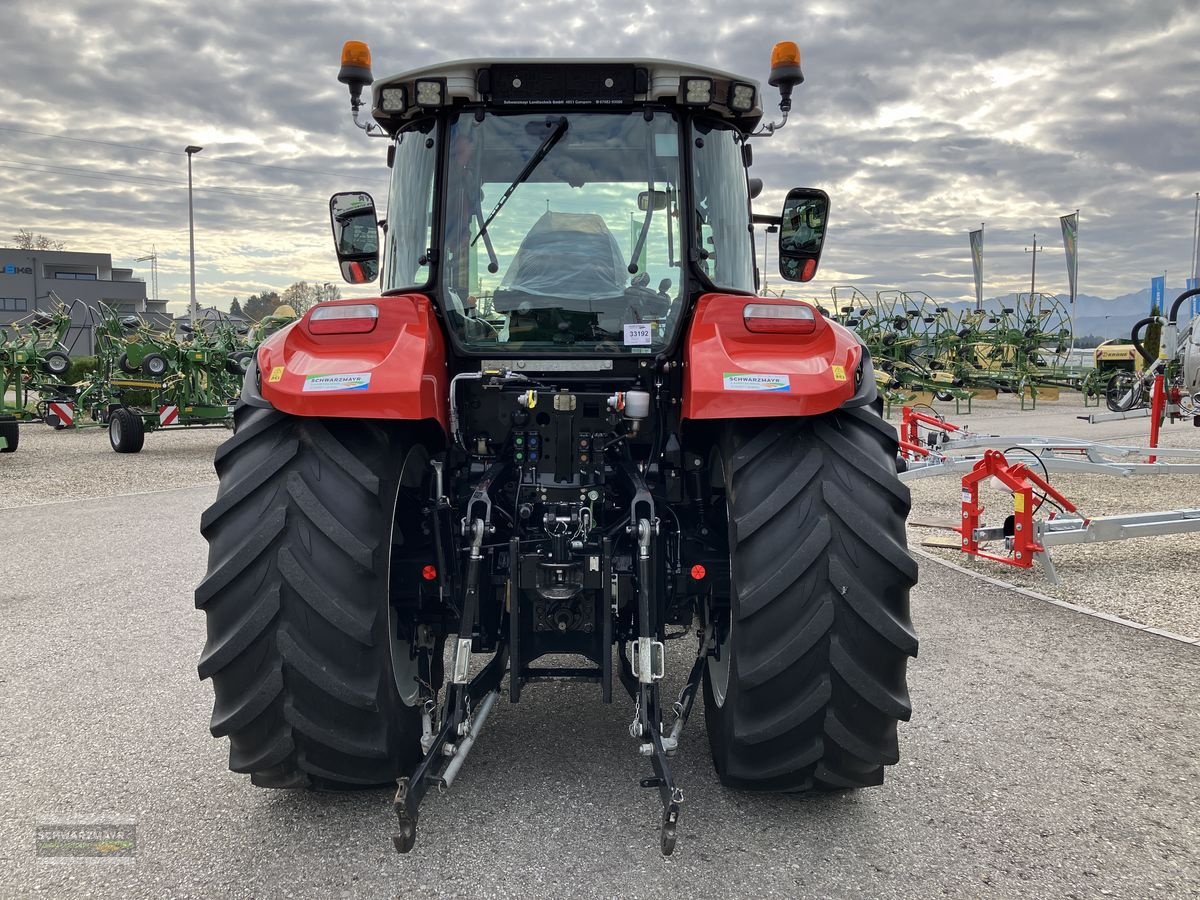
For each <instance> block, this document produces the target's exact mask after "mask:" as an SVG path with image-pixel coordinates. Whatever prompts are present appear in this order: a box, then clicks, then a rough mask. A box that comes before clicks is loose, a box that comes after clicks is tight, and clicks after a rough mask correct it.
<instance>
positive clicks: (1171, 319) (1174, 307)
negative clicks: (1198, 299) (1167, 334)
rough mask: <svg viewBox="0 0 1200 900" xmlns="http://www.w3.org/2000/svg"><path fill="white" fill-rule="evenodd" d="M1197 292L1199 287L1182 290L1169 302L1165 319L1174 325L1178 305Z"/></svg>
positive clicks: (1199, 290) (1199, 289)
mask: <svg viewBox="0 0 1200 900" xmlns="http://www.w3.org/2000/svg"><path fill="white" fill-rule="evenodd" d="M1197 294H1200V288H1192V289H1191V290H1190V291H1184V292H1183V293H1182V294H1180V295H1179V296H1178V297H1176V298H1175V302H1174V303H1172V304H1171V314H1170V315H1169V316H1167V321H1168V322H1170V323H1171V324H1172V325H1174V324H1175V321H1176V319H1175V317H1176V316H1178V315H1179V307H1180V306H1182V305H1183V301H1184V300H1186V299H1187V298H1188V297H1195V296H1196V295H1197ZM1135 327H1136V326H1135Z"/></svg>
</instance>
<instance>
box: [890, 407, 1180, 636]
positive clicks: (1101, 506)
mask: <svg viewBox="0 0 1200 900" xmlns="http://www.w3.org/2000/svg"><path fill="white" fill-rule="evenodd" d="M937 406H938V407H939V412H941V413H942V414H943V415H945V416H946V417H947V419H949V420H950V421H952V422H955V423H956V424H965V425H967V426H968V427H969V428H971V430H973V431H976V432H980V433H995V434H1039V435H1049V436H1056V437H1091V438H1094V439H1096V440H1101V441H1105V442H1108V443H1116V444H1126V445H1131V446H1144V445H1145V444H1146V443H1147V441H1148V435H1149V419H1136V420H1126V421H1123V422H1108V423H1101V424H1097V425H1090V424H1088V423H1086V422H1081V421H1079V420H1078V419H1077V418H1076V416H1079V415H1086V414H1087V413H1090V412H1095V408H1094V407H1093V408H1090V409H1088V410H1086V411H1085V410H1084V409H1083V407H1082V403H1081V400H1080V398H1079V395H1077V394H1066V393H1064V394H1063V399H1062V400H1060V401H1058V402H1057V403H1051V402H1044V403H1039V405H1038V410H1037V411H1036V412H1029V413H1024V414H1022V413H1021V412H1020V411H1019V408H1018V404H1017V402H1016V400H1015V398H1012V397H1002V398H1001V399H999V400H997V401H992V402H987V403H979V404H976V406H975V410H976V411H975V413H974V414H972V415H969V416H955V415H954V413H953V404H937ZM894 418H895V417H894ZM1160 444H1161V445H1162V446H1167V447H1176V448H1188V449H1196V448H1200V429H1197V428H1194V427H1192V424H1191V422H1190V420H1189V421H1185V422H1180V423H1176V424H1174V425H1167V426H1165V427H1164V429H1163V433H1162V438H1161V440H1160ZM965 452H968V453H979V452H981V451H979V450H970V451H965ZM1051 483H1052V484H1053V485H1054V486H1055V488H1057V489H1058V490H1059V491H1061V492H1062V493H1063V494H1064V495H1065V496H1066V497H1068V498H1069V499H1070V500H1071V501H1072V502H1073V503H1074V504H1075V505H1076V506H1078V507H1079V509H1080V510H1081V511H1082V512H1083V513H1084V514H1085V515H1087V516H1090V517H1097V516H1112V515H1121V514H1125V513H1137V512H1151V511H1156V510H1169V509H1179V508H1185V507H1190V508H1197V507H1200V475H1173V476H1162V475H1146V476H1130V477H1127V478H1123V477H1118V476H1105V475H1075V474H1063V473H1058V474H1055V473H1052V474H1051ZM909 487H910V488H911V490H912V495H913V513H912V516H911V521H917V522H920V521H926V522H928V521H951V522H953V521H957V520H958V518H959V515H960V506H959V502H960V501H959V493H960V487H959V481H958V479H957V478H954V477H953V476H946V477H939V478H930V479H925V480H918V481H913V482H910V483H909ZM980 495H981V499H982V500H983V502H984V504H985V506H988V507H990V510H991V511H993V512H992V514H991V515H985V517H984V522H985V524H999V523H1000V522H1001V521H1002V520H1003V518H1004V516H1006V515H1008V514H1009V513H1010V512H1011V511H1012V501H1011V500H1010V499H1009V497H1008V495H1007V493H1003V492H1001V491H998V490H995V489H991V488H987V487H985V488H984V489H982V490H981V492H980ZM947 536H951V535H950V533H949V532H945V531H934V530H930V529H926V528H913V527H911V526H910V529H909V540H910V541H911V542H912V543H913V544H914V545H919V544H920V542H921V541H923V540H928V539H930V538H934V539H937V538H941V539H945V538H946V537H947ZM951 537H952V536H951ZM924 549H926V550H928V551H929V552H930V553H933V554H934V555H936V556H938V557H941V558H944V559H948V560H951V561H953V562H957V563H959V564H962V565H967V564H969V565H970V566H971V567H972V568H974V569H975V570H977V571H979V572H982V573H986V574H987V575H990V576H992V577H994V578H1000V579H1002V580H1004V581H1006V582H1008V583H1010V584H1014V585H1017V586H1020V587H1023V588H1027V589H1030V590H1034V591H1038V592H1039V593H1043V594H1046V595H1048V596H1051V597H1054V598H1056V599H1059V600H1065V601H1067V602H1069V603H1075V604H1078V605H1080V606H1086V607H1088V608H1091V609H1094V610H1097V611H1100V612H1104V613H1109V614H1112V615H1117V616H1120V617H1122V618H1125V619H1130V620H1132V621H1134V622H1138V623H1141V624H1144V625H1149V626H1151V627H1155V628H1162V629H1166V630H1167V631H1172V632H1175V633H1177V634H1181V635H1185V636H1188V637H1193V638H1200V596H1197V591H1196V572H1195V569H1194V563H1193V560H1194V559H1195V557H1196V551H1197V550H1200V534H1184V535H1179V536H1162V537H1150V538H1138V539H1135V540H1125V541H1114V542H1109V543H1098V544H1077V545H1073V546H1067V547H1057V548H1055V549H1054V551H1053V559H1054V564H1055V566H1056V568H1057V569H1058V574H1059V577H1060V578H1061V579H1062V584H1061V585H1054V584H1052V583H1051V582H1050V581H1048V580H1047V579H1046V578H1045V577H1044V575H1043V574H1042V571H1041V569H1040V568H1039V567H1035V568H1034V569H1032V570H1024V569H1017V568H1014V567H1011V566H1005V565H1002V564H1000V563H993V562H989V561H987V560H971V559H970V558H969V557H966V556H964V555H963V554H962V553H960V552H959V551H957V550H955V549H948V550H947V549H940V548H932V547H925V548H924ZM1189 566H1190V567H1191V568H1189Z"/></svg>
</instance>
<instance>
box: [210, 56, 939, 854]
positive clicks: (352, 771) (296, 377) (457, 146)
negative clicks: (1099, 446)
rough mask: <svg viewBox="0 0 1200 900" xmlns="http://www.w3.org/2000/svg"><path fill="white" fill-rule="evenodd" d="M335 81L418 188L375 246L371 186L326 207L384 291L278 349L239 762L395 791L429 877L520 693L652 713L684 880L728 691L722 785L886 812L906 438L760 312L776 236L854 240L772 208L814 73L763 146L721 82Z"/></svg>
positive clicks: (565, 69) (636, 72)
mask: <svg viewBox="0 0 1200 900" xmlns="http://www.w3.org/2000/svg"><path fill="white" fill-rule="evenodd" d="M342 62H343V65H342V70H341V74H340V78H341V80H342V81H343V82H344V83H346V84H348V85H349V88H350V93H351V106H352V112H353V115H354V118H355V121H356V122H359V116H360V113H361V111H362V107H363V106H364V105H365V103H366V101H364V99H363V96H362V92H363V90H364V88H366V87H368V86H371V85H372V84H373V88H372V91H371V98H370V112H371V115H372V117H373V120H374V121H372V122H370V123H360V127H362V128H363V129H364V130H366V131H367V132H368V134H369V135H372V136H375V137H378V138H380V139H381V141H382V142H384V143H385V144H386V149H387V163H388V166H389V168H390V174H391V190H390V198H389V203H388V213H387V228H386V230H384V231H383V232H382V243H383V245H384V246H383V248H382V251H383V252H382V253H381V252H380V251H381V248H380V243H381V238H380V235H381V231H380V227H379V225H380V223H379V221H378V218H377V215H376V211H375V205H374V201H373V200H372V198H371V197H370V196H369V195H366V194H361V193H355V194H340V195H335V196H334V197H333V198H332V200H331V204H330V206H331V218H332V225H333V233H334V239H335V245H336V249H337V253H338V258H339V261H340V263H341V266H342V272H343V276H344V277H345V278H346V280H348V281H350V282H352V283H355V284H366V283H368V282H371V281H374V280H375V279H377V278H378V279H379V280H380V285H379V289H378V290H377V291H374V292H371V293H365V294H364V295H363V296H362V297H361V298H359V299H352V300H344V301H335V302H327V303H322V304H319V305H318V306H316V307H315V308H314V309H312V310H311V311H309V312H308V313H307V314H306V315H305V316H303V318H302V319H301V320H299V321H298V322H296V323H294V324H293V325H291V326H289V327H288V328H286V329H283V330H281V331H280V332H278V333H276V334H274V335H272V336H271V337H269V338H267V340H265V341H264V342H263V344H262V346H261V347H260V348H259V349H258V351H257V353H256V356H255V359H254V364H253V366H252V367H251V370H250V372H249V373H248V375H247V378H246V380H245V385H244V388H243V391H242V396H241V400H240V402H239V404H238V407H237V410H236V414H235V420H236V427H235V428H236V430H235V433H234V435H233V437H232V438H231V439H230V440H229V441H228V442H227V443H226V444H225V445H224V446H222V447H221V449H220V450H219V451H218V453H217V458H216V468H217V472H218V475H219V478H220V488H219V492H218V496H217V500H216V502H215V503H214V504H213V506H212V507H211V508H210V509H208V510H207V511H206V512H205V514H204V516H203V520H202V525H201V528H202V531H203V534H204V536H205V537H206V539H207V540H208V542H209V562H208V572H207V575H206V577H205V578H204V580H203V582H202V583H201V584H200V586H199V587H198V588H197V590H196V603H197V606H198V607H200V608H201V609H203V610H204V612H205V614H206V616H207V623H208V642H207V644H206V646H205V649H204V652H203V655H202V657H201V660H200V665H199V669H200V674H201V676H202V677H204V678H211V679H212V680H213V685H214V690H215V695H216V701H215V707H214V710H213V716H212V722H211V729H212V732H213V734H214V735H215V736H220V737H228V739H229V744H230V754H229V764H230V768H231V769H233V770H234V771H235V772H243V773H247V774H249V775H250V777H251V779H252V781H253V782H254V783H255V784H257V785H260V786H263V787H275V788H300V787H322V786H346V785H362V784H368V785H369V784H380V783H387V782H397V783H398V784H397V789H396V795H395V809H396V812H397V815H398V817H399V829H398V831H397V833H396V835H395V837H394V843H395V846H396V848H397V849H398V850H400V851H402V852H403V851H408V850H410V849H411V848H412V847H413V845H414V842H415V840H416V835H417V821H418V815H419V812H420V804H421V802H422V799H423V798H424V797H425V795H426V794H427V792H428V791H429V790H430V789H431V788H434V787H439V788H440V787H446V786H448V785H450V784H451V783H452V782H453V781H454V779H455V777H456V776H457V774H458V772H459V771H460V767H461V766H462V765H463V762H464V760H465V759H466V757H467V754H468V752H469V750H470V748H471V747H472V745H473V744H474V742H475V741H476V739H477V738H478V737H479V736H480V734H481V730H482V728H483V726H484V723H485V720H486V719H487V717H488V714H489V712H490V711H491V710H492V708H493V705H494V703H495V701H496V700H497V699H498V698H499V697H500V695H501V693H502V691H503V692H504V693H506V694H507V696H508V698H509V700H510V701H512V702H516V701H518V700H519V699H520V698H521V697H522V695H523V693H524V692H525V691H526V690H528V689H530V688H531V687H532V686H534V685H536V684H538V683H540V682H545V681H555V680H571V681H577V682H585V683H589V684H593V685H594V686H595V688H596V692H597V699H599V700H601V701H602V702H605V703H608V702H612V701H613V693H614V691H613V687H614V684H615V685H616V686H617V687H618V689H622V688H623V689H624V690H625V692H627V694H628V696H629V698H630V700H631V706H630V712H631V715H632V723H631V725H630V727H629V733H630V735H631V736H632V737H633V738H634V743H635V746H636V750H637V752H639V753H641V754H642V755H643V756H645V757H646V758H647V759H648V760H649V763H650V766H651V768H652V772H650V773H649V774H648V777H647V778H646V779H644V780H643V782H642V785H643V787H647V788H652V789H655V790H657V791H658V793H659V796H660V798H661V801H662V807H663V812H662V819H661V829H660V843H661V849H662V852H663V853H664V854H666V853H670V852H671V851H672V850H673V848H674V845H675V839H676V833H677V825H678V818H679V814H680V809H681V804H682V802H683V794H682V791H681V789H680V788H679V786H678V785H677V783H676V781H675V778H674V775H673V773H672V766H671V756H672V755H673V754H675V753H676V752H679V751H680V749H681V746H682V744H681V740H680V736H681V731H682V728H683V725H684V722H685V721H686V719H687V717H688V714H689V712H690V711H691V709H692V706H693V703H694V701H695V699H696V695H697V694H698V693H700V692H701V691H702V692H703V695H704V704H705V709H706V715H705V719H706V724H707V730H708V739H709V747H710V750H711V754H712V759H713V763H714V765H715V767H716V771H717V773H718V775H719V776H720V779H721V781H722V782H723V783H724V784H726V785H729V786H732V787H735V788H740V789H746V790H758V791H764V790H765V791H809V790H812V791H831V790H843V789H846V788H859V787H865V786H869V785H876V784H879V783H880V782H881V781H882V779H883V774H884V769H885V767H886V766H888V765H891V764H894V763H895V762H896V761H897V759H898V748H897V723H898V722H899V721H901V720H907V719H908V718H909V715H910V710H911V707H910V703H909V698H908V692H907V688H906V674H905V673H906V667H907V660H908V658H909V657H911V656H915V654H916V652H917V638H916V635H915V633H914V631H913V627H912V624H911V621H910V618H909V600H908V597H909V589H910V587H911V586H912V585H913V584H914V583H915V581H916V577H917V567H916V564H915V563H914V561H913V559H912V558H911V556H910V555H909V553H908V551H907V545H906V538H905V519H906V517H907V514H908V510H909V494H908V490H907V488H906V487H905V486H904V485H902V484H901V483H900V481H899V480H898V478H897V469H896V454H897V440H896V433H895V430H894V429H893V428H892V427H891V426H890V425H888V424H887V423H886V422H885V421H884V420H883V418H882V417H881V403H880V400H879V396H878V392H877V390H876V380H875V376H874V372H873V369H872V365H871V360H870V356H869V354H868V353H867V352H866V351H865V348H864V347H863V345H862V344H861V343H860V342H859V341H858V340H857V339H856V337H855V336H854V335H853V334H852V333H850V332H849V331H847V330H846V329H845V328H843V327H842V326H840V325H839V324H837V323H835V322H833V321H830V320H828V319H826V318H824V317H823V316H822V315H821V314H820V313H819V312H818V311H817V310H816V309H815V308H814V307H813V306H811V305H809V304H805V303H800V302H793V301H788V300H778V299H762V298H759V297H757V296H756V288H757V284H758V280H759V273H758V272H757V270H756V267H755V259H756V254H755V252H754V245H753V240H754V237H753V228H752V223H753V222H755V221H759V222H762V221H766V222H769V223H775V224H777V225H778V226H779V256H780V269H781V275H782V276H783V277H784V278H787V279H790V280H799V281H807V280H809V279H811V278H812V277H813V275H814V274H815V272H816V268H817V263H818V260H819V257H820V253H821V247H822V244H823V242H824V236H825V228H826V223H827V216H828V210H829V201H828V197H827V196H826V195H825V194H824V192H822V191H819V190H813V189H794V190H792V191H790V192H789V193H788V194H787V198H786V200H785V201H784V203H783V209H782V215H781V216H758V215H753V214H752V212H751V200H752V199H753V197H754V196H756V195H757V193H758V192H759V191H760V190H761V182H760V181H758V179H751V178H749V177H748V167H749V166H750V164H751V162H752V151H751V140H752V139H753V140H759V139H761V138H764V137H767V136H769V135H770V134H772V133H773V132H775V131H776V130H777V129H778V128H779V127H781V126H782V125H783V122H784V121H786V118H787V114H788V111H789V110H790V107H791V94H792V89H793V87H794V86H795V85H798V84H799V83H800V82H801V81H802V80H803V78H802V76H801V73H800V56H799V50H798V49H797V48H796V46H795V45H794V44H791V43H788V42H785V43H781V44H779V45H777V46H776V48H775V51H774V53H773V54H772V66H771V77H770V83H771V84H772V85H775V86H777V87H778V88H779V90H780V93H781V96H782V99H781V103H780V109H781V111H782V113H783V121H781V122H778V123H771V124H766V125H764V124H762V121H761V120H762V115H763V112H762V104H761V101H760V90H759V86H758V84H757V83H756V82H755V81H753V80H752V79H747V78H742V77H740V76H737V75H732V74H730V73H727V72H722V71H719V70H715V69H712V68H710V67H707V66H703V65H693V64H688V63H679V62H666V61H663V60H652V59H645V60H643V59H638V60H595V61H577V60H542V61H538V60H467V61H460V62H450V63H444V64H439V65H434V66H429V67H427V68H424V69H420V70H417V71H411V72H407V73H405V74H402V75H398V76H394V77H390V78H386V79H381V80H379V81H374V82H373V79H372V76H371V73H370V54H369V51H368V50H367V48H366V45H365V44H361V43H358V42H350V43H348V44H347V45H346V48H345V49H344V51H343V60H342ZM618 234H619V235H622V237H624V236H626V235H628V241H627V242H626V241H625V240H618V238H617V237H616V235H618ZM675 638H684V639H688V638H690V640H691V641H692V642H693V644H694V648H695V649H694V654H693V655H692V657H691V660H690V662H689V663H688V668H687V674H686V678H685V679H684V681H685V686H684V688H683V691H682V693H681V695H680V696H679V698H678V700H677V701H674V702H672V701H670V700H667V699H666V698H664V697H663V696H662V690H661V688H662V679H663V676H664V673H665V670H666V668H667V666H668V656H667V653H666V651H665V642H667V641H669V640H671V639H675ZM562 727H563V739H564V740H571V733H570V728H569V725H568V724H567V723H566V722H564V723H563V726H562Z"/></svg>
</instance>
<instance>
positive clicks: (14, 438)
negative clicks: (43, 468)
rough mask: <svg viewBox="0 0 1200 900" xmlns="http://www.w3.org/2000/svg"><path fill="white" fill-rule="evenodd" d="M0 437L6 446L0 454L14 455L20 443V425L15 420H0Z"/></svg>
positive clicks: (0, 450)
mask: <svg viewBox="0 0 1200 900" xmlns="http://www.w3.org/2000/svg"><path fill="white" fill-rule="evenodd" d="M0 437H2V438H4V441H5V443H6V444H7V445H8V446H6V447H4V448H3V449H0V453H16V452H17V445H18V444H19V443H20V442H21V425H20V423H19V422H17V420H16V419H0Z"/></svg>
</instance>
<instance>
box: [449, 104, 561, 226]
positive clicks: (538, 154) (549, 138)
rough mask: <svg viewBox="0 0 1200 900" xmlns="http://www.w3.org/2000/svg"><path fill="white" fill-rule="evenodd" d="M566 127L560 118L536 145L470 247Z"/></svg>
mask: <svg viewBox="0 0 1200 900" xmlns="http://www.w3.org/2000/svg"><path fill="white" fill-rule="evenodd" d="M546 124H547V125H549V124H550V123H549V122H547V123H546ZM567 127H568V122H567V119H566V116H562V117H560V118H559V120H558V121H557V122H555V123H554V130H553V131H551V132H550V133H549V134H548V135H546V139H545V140H543V141H542V143H541V144H540V145H538V148H537V150H535V151H534V152H533V156H531V157H529V162H527V163H525V168H523V169H522V170H521V172H520V174H519V175H517V177H516V178H515V179H514V180H513V183H512V184H510V185H509V186H508V188H507V189H506V190H505V191H504V194H503V196H501V198H500V202H499V203H497V204H496V208H495V209H493V210H492V214H491V215H490V216H488V217H487V221H485V222H484V223H483V224H482V225H480V226H479V234H477V235H475V237H473V238H472V239H471V246H472V247H474V246H475V243H476V242H477V241H478V240H479V238H480V237H482V236H483V235H485V234H487V227H488V226H489V225H491V224H492V219H494V218H496V214H497V213H499V212H500V210H501V209H503V208H504V204H505V203H507V202H508V198H509V197H511V196H512V195H513V191H515V190H516V189H517V188H518V187H519V186H520V185H522V184H524V183H525V180H526V179H528V178H529V176H530V175H532V174H533V170H534V169H536V168H537V167H538V166H539V165H540V164H541V162H542V160H543V159H545V158H546V157H547V155H549V153H550V151H551V150H553V149H554V145H555V144H557V143H558V142H559V141H561V140H562V137H563V135H564V134H566V133H567Z"/></svg>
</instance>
